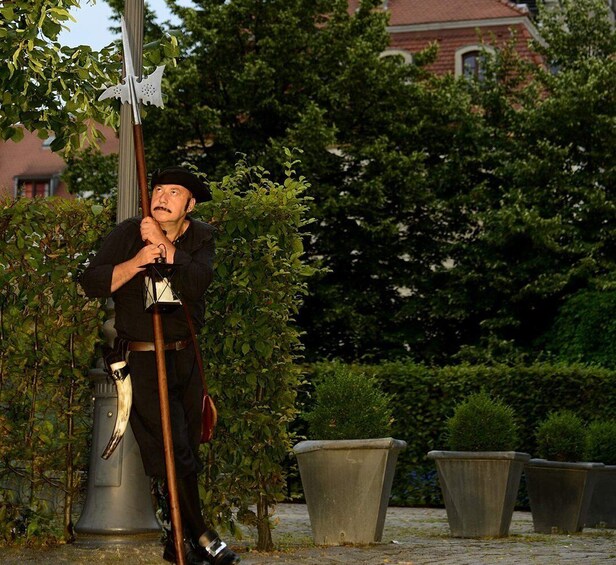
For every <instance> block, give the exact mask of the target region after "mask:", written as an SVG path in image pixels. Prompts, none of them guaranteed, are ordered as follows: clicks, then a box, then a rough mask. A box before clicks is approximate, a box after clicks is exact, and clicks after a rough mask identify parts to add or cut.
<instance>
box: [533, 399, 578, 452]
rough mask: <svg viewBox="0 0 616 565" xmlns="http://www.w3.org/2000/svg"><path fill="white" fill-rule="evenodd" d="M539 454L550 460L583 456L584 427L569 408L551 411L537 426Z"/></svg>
mask: <svg viewBox="0 0 616 565" xmlns="http://www.w3.org/2000/svg"><path fill="white" fill-rule="evenodd" d="M536 435H537V450H538V452H539V456H540V457H543V458H544V459H550V460H552V461H581V460H582V459H583V458H584V449H585V444H586V428H585V426H584V422H583V421H582V419H581V418H580V417H579V416H577V415H576V414H575V413H574V412H572V411H571V410H562V411H560V412H553V413H552V414H550V415H549V416H548V417H547V419H546V420H544V421H543V422H541V423H540V424H539V426H538V428H537V434H536Z"/></svg>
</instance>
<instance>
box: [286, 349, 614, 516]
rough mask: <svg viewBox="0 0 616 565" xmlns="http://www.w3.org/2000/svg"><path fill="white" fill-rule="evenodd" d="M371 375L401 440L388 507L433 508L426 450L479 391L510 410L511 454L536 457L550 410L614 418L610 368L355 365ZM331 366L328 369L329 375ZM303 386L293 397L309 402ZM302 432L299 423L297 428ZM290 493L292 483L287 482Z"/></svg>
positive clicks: (323, 367)
mask: <svg viewBox="0 0 616 565" xmlns="http://www.w3.org/2000/svg"><path fill="white" fill-rule="evenodd" d="M355 367H356V369H357V370H361V371H365V372H366V374H369V375H374V376H375V377H376V378H377V380H378V381H379V382H380V384H381V387H382V389H383V390H384V391H385V392H387V393H388V394H389V395H391V397H392V406H393V416H394V424H393V436H394V437H396V438H398V439H402V440H404V441H406V442H407V444H408V447H407V449H406V450H404V451H402V452H401V454H400V457H399V460H398V466H397V470H396V476H395V479H394V487H393V498H392V501H393V503H395V504H401V505H411V506H417V505H429V506H434V505H437V506H440V505H441V504H442V499H441V496H440V492H439V488H438V484H437V479H436V472H435V468H434V463H433V462H430V461H428V460H427V459H426V454H427V453H428V451H430V450H432V449H447V442H446V439H445V438H446V436H445V434H446V426H445V421H446V420H447V418H448V417H449V416H451V415H452V414H453V411H454V407H455V405H456V404H457V403H458V402H460V401H462V400H463V399H464V398H465V397H466V396H468V395H469V394H471V393H473V392H478V391H481V390H484V391H486V392H488V393H489V394H490V395H492V396H494V397H497V398H500V399H501V400H502V401H503V402H505V403H506V404H509V405H510V406H511V407H512V408H513V409H514V411H515V414H516V418H517V424H518V426H519V430H518V432H519V436H520V441H519V445H518V448H517V450H518V451H524V452H528V453H530V454H531V455H534V456H536V455H537V451H536V442H535V437H534V433H535V429H536V427H537V425H538V423H539V422H540V421H542V420H543V419H544V418H545V417H546V416H547V415H548V414H549V413H550V412H552V411H555V410H561V409H567V408H568V409H571V410H573V411H575V412H576V413H577V414H578V415H579V416H580V417H581V418H582V419H583V420H584V421H586V422H590V421H593V420H599V419H609V418H612V417H613V414H615V413H616V371H612V370H608V369H603V368H597V367H590V366H584V365H565V364H547V363H546V364H535V365H528V366H524V365H519V366H509V365H491V366H487V365H452V366H446V367H429V366H425V365H420V364H415V363H412V362H403V361H400V362H389V363H383V364H380V365H356V366H355ZM333 368H334V365H332V366H331V367H330V368H329V370H332V371H333ZM327 372H328V365H327V364H326V363H319V364H317V365H314V366H312V367H311V368H309V369H308V376H307V380H308V381H311V380H312V379H313V378H317V379H323V378H325V375H326V374H327ZM310 388H311V387H310V385H308V386H307V387H306V391H305V394H303V395H302V396H301V397H300V399H302V400H303V401H304V402H307V403H308V404H307V405H306V406H303V407H301V408H302V409H304V410H306V409H307V408H308V406H309V403H310V398H309V392H310ZM296 426H297V429H298V431H299V432H300V433H305V427H304V426H303V424H302V421H301V418H300V419H298V421H297V423H296ZM292 490H293V491H296V490H297V485H292Z"/></svg>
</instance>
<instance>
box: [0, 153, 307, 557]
mask: <svg viewBox="0 0 616 565" xmlns="http://www.w3.org/2000/svg"><path fill="white" fill-rule="evenodd" d="M287 156H288V157H289V159H288V160H287V162H285V163H284V164H283V165H284V167H285V169H286V171H287V177H286V180H285V181H284V183H283V184H277V183H275V182H273V181H271V180H270V179H269V175H268V173H267V172H266V171H264V170H263V169H262V168H260V167H248V166H247V165H245V164H244V163H243V162H242V163H239V164H238V166H237V168H236V169H235V170H234V172H233V173H232V174H231V175H229V176H227V177H225V178H224V179H223V180H222V181H221V182H219V183H212V184H211V188H212V192H213V195H214V199H213V201H212V202H209V203H207V204H203V205H201V206H200V207H199V210H198V213H199V214H200V215H201V217H203V218H205V219H207V220H210V221H212V222H213V223H214V224H215V225H216V226H217V228H218V237H217V256H216V262H215V274H216V278H215V281H214V283H213V284H212V287H211V291H210V294H209V304H208V323H207V325H206V328H205V330H204V332H203V334H202V335H201V340H202V345H203V349H204V360H205V369H206V371H207V377H208V384H209V388H210V392H211V394H212V395H213V397H214V398H215V400H216V404H217V408H218V412H219V424H218V427H217V433H216V437H215V439H214V441H213V442H212V443H211V444H208V445H206V446H204V447H203V449H204V456H205V461H206V462H207V465H206V467H207V468H206V477H205V482H204V484H203V487H204V491H203V493H202V495H203V500H204V502H205V511H206V512H207V515H208V519H209V520H211V521H212V522H214V523H217V524H219V525H221V526H223V527H224V526H227V527H229V528H231V529H234V528H235V527H236V523H235V520H236V519H237V520H239V521H240V522H242V523H245V524H249V525H253V526H255V525H256V526H257V528H258V533H259V546H260V547H261V548H267V547H270V546H271V543H272V542H271V532H270V526H271V525H270V522H269V509H270V508H271V507H272V505H274V504H275V503H276V502H277V501H280V500H282V499H283V497H284V495H283V490H284V487H285V470H284V467H283V463H284V460H285V458H286V457H287V455H288V453H289V452H290V446H291V439H292V438H291V435H290V433H289V431H288V425H289V422H291V421H292V420H293V418H294V416H295V408H294V400H295V389H296V388H297V386H298V383H299V380H300V368H299V366H298V365H295V364H294V360H295V359H296V358H297V356H298V355H299V354H300V351H301V348H300V344H299V332H298V330H297V329H296V328H295V327H294V326H293V319H294V317H295V316H296V314H297V311H298V308H299V305H300V303H301V297H302V295H303V294H304V293H305V292H306V288H305V284H306V283H305V281H306V279H307V277H309V276H310V275H312V274H313V272H314V268H312V267H310V266H309V265H307V264H306V263H305V262H304V260H303V255H304V251H303V244H302V236H301V234H300V229H302V228H304V227H305V225H306V224H307V220H306V199H305V197H304V196H303V195H302V194H303V192H305V190H306V188H307V186H308V185H307V183H306V181H305V180H304V179H303V178H301V177H300V178H296V176H295V172H294V170H293V167H294V165H295V163H294V162H293V161H292V160H291V153H290V152H288V154H287ZM4 204H5V205H4V208H3V209H2V213H1V214H0V227H1V228H2V229H1V233H2V236H3V239H2V240H0V257H1V259H0V263H1V265H0V266H1V267H2V268H1V269H0V277H1V278H0V282H1V283H2V284H1V294H0V321H1V324H0V332H1V337H2V348H1V349H0V405H1V407H2V412H1V413H0V430H1V431H2V433H3V434H4V436H5V438H7V440H6V441H3V442H2V445H0V481H1V482H0V485H1V486H2V487H3V488H2V491H1V492H2V498H1V499H0V500H1V501H2V502H1V504H2V508H0V531H1V532H2V535H3V536H5V537H6V538H10V537H11V536H12V535H13V534H11V532H13V533H14V534H15V533H16V534H17V535H19V534H20V533H23V534H24V535H29V536H34V535H39V536H40V535H43V534H45V533H54V532H55V530H53V528H54V527H56V526H57V522H58V520H57V516H54V515H53V514H52V513H50V512H51V510H50V509H48V508H45V507H44V502H43V500H44V498H45V497H44V496H42V494H41V493H42V489H43V487H44V486H45V485H47V487H48V488H49V489H50V490H51V491H52V493H55V494H57V493H58V492H60V493H63V492H66V497H67V498H66V500H65V501H64V508H65V516H68V518H69V519H70V514H71V506H70V504H72V498H73V497H74V496H75V495H76V493H77V492H78V490H79V487H80V486H81V484H80V483H79V481H78V477H79V476H81V475H80V474H78V472H79V473H81V472H82V471H83V470H84V468H85V457H86V456H87V452H88V446H87V441H88V437H89V434H90V431H91V430H90V426H91V422H90V419H89V411H88V406H89V402H90V395H91V393H90V387H89V385H88V381H87V379H86V378H85V375H86V373H87V371H88V369H89V368H90V367H91V366H92V361H93V356H94V354H95V348H96V344H97V341H98V334H99V332H98V331H97V330H98V329H99V326H100V324H101V323H102V315H103V312H102V310H101V309H100V308H99V307H98V303H97V302H92V301H90V302H87V301H86V300H85V297H84V296H83V295H82V293H81V291H80V290H79V287H78V286H77V285H76V283H75V279H76V275H77V273H78V271H79V268H80V265H81V264H82V263H83V262H84V261H85V260H86V258H87V257H88V255H89V253H91V252H93V251H94V250H95V249H96V248H98V246H99V244H100V240H101V239H102V237H103V235H105V234H106V233H107V232H108V231H109V229H110V227H111V210H110V209H109V208H108V207H107V208H104V207H102V206H99V205H94V206H92V205H91V203H87V202H85V201H80V200H74V201H68V200H54V199H45V200H35V201H29V200H18V201H7V202H6V203H4ZM212 218H213V220H211V219H212ZM43 227H45V229H44V230H43ZM238 414H239V415H241V417H238ZM69 422H72V426H73V427H72V428H71V430H72V431H70V433H69V431H68V429H69V427H68V426H69ZM58 477H60V478H58ZM15 480H21V481H23V480H25V481H26V482H27V484H28V485H31V488H30V490H29V492H30V495H29V499H28V500H23V499H19V498H18V497H15V496H14V493H13V492H12V491H11V490H10V489H8V487H6V486H5V485H7V481H9V483H10V482H11V481H15ZM67 504H68V506H67ZM60 506H62V503H60ZM254 506H256V508H257V511H256V514H255V512H254V511H253V507H254ZM65 528H66V530H67V531H66V532H65V536H66V537H67V538H68V537H70V532H69V530H70V522H68V521H67V522H65Z"/></svg>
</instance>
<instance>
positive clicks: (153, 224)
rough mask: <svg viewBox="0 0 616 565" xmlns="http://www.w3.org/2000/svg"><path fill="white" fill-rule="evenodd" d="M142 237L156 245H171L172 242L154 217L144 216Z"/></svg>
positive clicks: (141, 227)
mask: <svg viewBox="0 0 616 565" xmlns="http://www.w3.org/2000/svg"><path fill="white" fill-rule="evenodd" d="M140 229H141V239H142V240H143V241H149V242H150V243H153V244H154V245H160V244H162V245H164V246H165V247H169V245H171V242H170V241H169V240H168V239H167V236H166V235H165V232H164V231H163V230H162V228H161V227H160V224H159V223H158V222H157V221H156V220H155V219H154V218H152V217H149V216H148V217H147V218H143V220H141V226H140Z"/></svg>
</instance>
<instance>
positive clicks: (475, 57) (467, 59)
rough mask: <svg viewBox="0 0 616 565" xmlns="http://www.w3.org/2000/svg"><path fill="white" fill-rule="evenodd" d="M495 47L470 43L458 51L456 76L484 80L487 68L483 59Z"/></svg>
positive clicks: (492, 51)
mask: <svg viewBox="0 0 616 565" xmlns="http://www.w3.org/2000/svg"><path fill="white" fill-rule="evenodd" d="M488 53H494V49H492V48H491V47H486V46H485V45H469V46H467V47H462V48H461V49H458V50H457V51H456V76H463V77H465V78H468V79H477V80H483V78H484V76H485V74H484V73H485V68H484V66H483V64H482V63H483V60H484V58H485V56H486V54H488Z"/></svg>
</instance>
